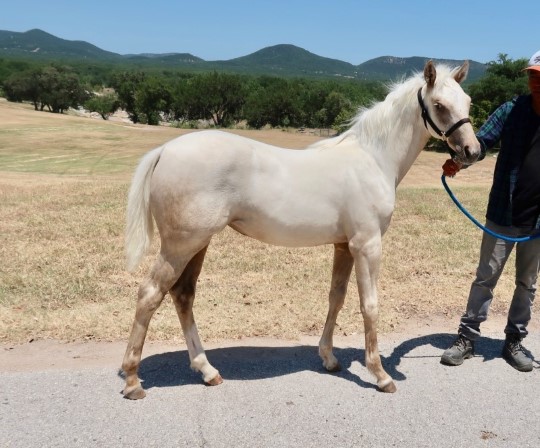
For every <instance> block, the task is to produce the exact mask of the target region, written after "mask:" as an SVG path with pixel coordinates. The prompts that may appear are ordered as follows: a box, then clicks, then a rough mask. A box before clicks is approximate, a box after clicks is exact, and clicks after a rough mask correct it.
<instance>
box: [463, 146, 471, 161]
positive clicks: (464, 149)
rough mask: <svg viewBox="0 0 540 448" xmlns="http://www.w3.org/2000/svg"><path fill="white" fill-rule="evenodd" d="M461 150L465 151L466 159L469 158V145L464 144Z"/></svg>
mask: <svg viewBox="0 0 540 448" xmlns="http://www.w3.org/2000/svg"><path fill="white" fill-rule="evenodd" d="M463 152H464V153H465V156H466V157H467V158H468V159H470V158H471V151H470V149H469V146H465V147H464V148H463Z"/></svg>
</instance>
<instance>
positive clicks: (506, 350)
mask: <svg viewBox="0 0 540 448" xmlns="http://www.w3.org/2000/svg"><path fill="white" fill-rule="evenodd" d="M502 357H503V358H504V359H505V360H506V362H507V363H508V364H510V365H511V366H512V367H513V368H514V369H516V370H519V371H520V372H530V371H531V370H532V369H533V364H532V358H531V357H530V356H529V353H528V350H527V351H526V349H525V348H524V347H523V345H521V336H520V335H519V334H518V333H511V334H507V335H506V341H504V347H503V351H502Z"/></svg>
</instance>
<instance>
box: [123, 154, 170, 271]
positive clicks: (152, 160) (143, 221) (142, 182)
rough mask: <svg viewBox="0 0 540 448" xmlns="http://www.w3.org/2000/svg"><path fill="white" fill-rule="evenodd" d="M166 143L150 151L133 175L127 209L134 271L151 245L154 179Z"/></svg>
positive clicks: (127, 241) (130, 263)
mask: <svg viewBox="0 0 540 448" xmlns="http://www.w3.org/2000/svg"><path fill="white" fill-rule="evenodd" d="M162 151H163V147H162V146H161V147H159V148H156V149H154V150H153V151H150V152H149V153H148V154H146V155H145V156H144V157H143V158H142V159H141V161H140V162H139V165H138V166H137V169H136V170H135V174H134V175H133V179H132V181H131V187H130V189H129V194H128V202H127V211H126V233H125V240H124V241H125V251H126V266H127V269H128V271H131V272H132V271H134V270H135V269H136V268H137V266H138V265H139V263H140V262H141V259H142V257H143V256H144V254H145V253H146V251H147V250H148V248H149V247H150V242H151V241H152V236H153V234H154V221H153V219H152V212H151V211H150V181H151V179H152V174H153V173H154V168H155V167H156V165H157V163H158V161H159V158H160V156H161V153H162Z"/></svg>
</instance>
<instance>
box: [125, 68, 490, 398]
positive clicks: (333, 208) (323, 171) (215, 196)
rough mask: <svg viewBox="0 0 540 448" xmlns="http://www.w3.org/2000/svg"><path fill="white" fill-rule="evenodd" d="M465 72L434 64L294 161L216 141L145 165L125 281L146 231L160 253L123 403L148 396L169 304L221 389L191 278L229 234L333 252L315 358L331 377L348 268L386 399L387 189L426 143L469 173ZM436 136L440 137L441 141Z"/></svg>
mask: <svg viewBox="0 0 540 448" xmlns="http://www.w3.org/2000/svg"><path fill="white" fill-rule="evenodd" d="M468 70H469V63H468V61H465V62H464V63H463V64H462V65H461V66H458V67H453V68H452V67H449V66H447V65H437V66H435V64H434V63H433V62H432V61H428V62H427V63H426V64H425V67H424V70H423V73H422V72H419V73H415V74H414V75H412V76H410V77H409V78H407V79H404V80H402V81H401V82H398V83H395V84H393V85H391V86H390V89H389V93H388V95H387V96H386V98H385V99H384V100H383V101H381V102H379V103H376V104H374V105H372V106H371V107H370V108H363V109H361V110H360V111H359V112H358V114H357V115H356V117H355V118H353V119H352V120H351V122H350V128H349V129H348V130H346V131H345V132H343V133H342V134H340V135H338V136H335V137H330V138H328V139H325V140H322V141H319V142H317V143H315V144H313V145H311V146H308V147H307V148H305V149H303V150H293V149H287V148H280V147H276V146H271V145H268V144H264V143H261V142H258V141H255V140H252V139H249V138H245V137H241V136H238V135H234V134H232V133H227V132H223V131H219V130H207V131H200V132H194V133H190V134H186V135H183V136H180V137H177V138H175V139H173V140H171V141H170V142H168V143H165V144H164V145H162V146H160V147H158V148H156V149H154V150H152V151H150V152H149V153H147V154H146V155H144V156H143V157H142V159H141V161H140V162H139V165H138V166H137V168H136V170H135V173H134V175H133V179H132V183H131V187H130V190H129V194H128V203H127V219H126V233H125V247H126V262H127V267H128V269H129V270H131V271H133V270H134V269H135V268H136V267H137V266H138V264H139V263H140V260H141V259H142V257H143V256H144V254H145V253H146V251H147V250H148V247H149V245H150V242H151V239H152V236H153V226H154V221H155V224H156V225H157V228H158V231H159V236H160V239H161V248H160V251H159V254H158V255H157V257H156V260H155V262H154V265H153V267H152V269H151V272H150V273H149V275H148V277H147V278H146V279H145V280H144V281H143V282H142V283H141V284H140V287H139V291H138V300H137V305H136V312H135V319H134V322H133V326H132V328H131V333H130V336H129V341H128V345H127V348H126V352H125V356H124V359H123V363H122V369H123V371H124V374H125V382H126V383H125V388H124V390H123V394H124V397H126V398H129V399H140V398H143V397H144V396H145V395H146V393H145V391H144V390H143V388H142V386H141V383H140V380H139V378H138V368H139V365H140V361H141V355H142V350H143V345H144V340H145V338H146V333H147V330H148V325H149V323H150V320H151V318H152V315H153V313H154V312H155V311H156V309H157V308H158V307H159V306H160V304H161V302H162V300H163V298H164V296H165V295H166V294H167V293H169V294H170V296H171V297H172V300H173V302H174V305H175V308H176V312H177V314H178V317H179V320H180V324H181V327H182V330H183V334H184V337H185V340H186V345H187V349H188V353H189V358H190V365H191V367H192V369H194V370H195V371H199V372H200V373H201V375H202V379H203V381H204V382H205V383H206V384H208V385H218V384H220V383H221V382H222V381H223V380H222V378H221V376H220V374H219V371H218V370H217V369H216V368H214V367H213V366H212V365H211V364H210V362H209V361H208V359H207V357H206V354H205V352H204V348H203V346H202V344H201V340H200V338H199V334H198V331H197V326H196V323H195V319H194V316H193V311H192V307H193V301H194V298H195V289H196V284H197V278H198V276H199V274H200V272H201V268H202V265H203V261H204V257H205V254H206V251H207V248H208V245H209V243H210V240H211V238H212V236H213V235H215V234H216V233H218V232H220V231H221V230H223V229H224V228H225V227H226V226H229V227H231V228H233V229H234V230H236V231H237V232H239V233H241V234H243V235H246V236H249V237H251V238H256V239H257V240H259V241H262V242H265V243H268V244H273V245H280V246H288V247H306V246H316V245H323V244H333V245H334V259H333V268H332V279H331V287H330V293H329V299H328V300H329V307H328V315H327V318H326V322H325V325H324V330H323V333H322V336H321V339H320V342H319V355H320V357H321V359H322V363H323V366H324V368H325V369H326V370H327V371H329V372H335V371H338V370H339V369H340V365H339V362H338V360H337V359H336V357H335V356H334V354H333V333H334V327H335V324H336V319H337V316H338V313H339V311H340V310H341V308H342V306H343V302H344V298H345V294H346V291H347V285H348V283H349V278H350V275H351V272H352V268H353V266H354V268H355V273H356V279H357V285H358V293H359V296H360V305H361V312H362V316H363V319H364V333H365V353H366V355H365V361H366V367H367V369H368V371H370V372H371V373H372V374H373V375H374V376H375V378H376V381H377V387H378V388H379V390H381V391H383V392H395V391H396V386H395V384H394V381H393V380H392V378H391V377H390V376H389V375H388V374H387V372H386V371H385V370H384V368H383V366H382V363H381V358H380V355H379V349H378V344H377V318H378V298H377V278H378V274H379V268H380V262H381V252H382V236H383V235H384V233H385V232H386V230H387V229H388V226H389V224H390V220H391V217H392V213H393V210H394V205H395V201H396V188H397V186H398V184H399V183H400V181H401V180H402V179H403V177H404V176H405V174H406V173H407V171H408V170H409V169H410V167H411V166H412V164H413V162H414V161H415V159H416V158H417V156H418V155H419V153H420V151H421V150H422V149H423V148H424V146H425V145H426V143H427V142H428V140H429V138H430V137H435V138H437V139H442V140H444V141H446V142H447V144H448V146H449V147H450V149H451V151H452V153H453V157H454V158H455V159H456V160H458V161H460V162H462V163H464V164H467V165H470V164H472V163H474V162H475V161H476V160H477V158H478V156H479V154H480V144H479V142H478V140H477V139H476V136H475V133H474V130H473V127H472V125H471V123H470V120H469V118H468V115H469V108H470V98H469V96H468V95H467V94H466V93H465V92H464V91H463V89H462V88H461V85H460V83H462V82H463V80H464V79H465V78H466V76H467V73H468ZM441 129H447V130H446V131H441Z"/></svg>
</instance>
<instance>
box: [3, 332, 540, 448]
mask: <svg viewBox="0 0 540 448" xmlns="http://www.w3.org/2000/svg"><path fill="white" fill-rule="evenodd" d="M502 338H503V336H502V335H501V334H487V335H484V337H483V338H482V339H481V340H480V341H479V342H478V343H477V347H476V356H475V357H474V358H473V359H470V360H468V361H466V362H465V364H463V365H462V366H460V367H446V366H443V365H441V364H440V363H439V359H440V355H441V353H442V350H443V349H444V348H446V347H447V346H448V345H450V344H451V343H452V341H453V339H454V335H452V334H448V333H431V334H421V335H414V336H411V335H399V334H392V335H384V336H381V337H380V340H379V346H380V349H381V355H382V357H383V364H384V366H385V368H386V369H387V371H388V372H389V373H390V374H391V375H392V376H393V378H394V379H395V380H396V383H397V387H398V391H397V392H396V393H395V394H384V393H381V392H378V391H377V390H376V388H375V386H374V380H373V378H372V377H371V375H370V374H369V373H368V372H367V370H366V368H365V365H364V350H363V338H362V336H361V335H359V336H356V337H354V338H349V339H347V340H346V341H345V342H340V343H339V344H340V345H339V346H338V347H337V348H336V350H335V354H336V356H337V357H338V359H339V360H340V362H341V364H342V367H343V370H342V371H341V372H340V373H338V374H328V373H325V372H324V370H323V368H322V365H321V362H320V359H319V357H318V354H317V348H316V342H315V341H316V340H315V339H314V340H313V343H311V342H310V343H305V341H304V342H303V343H283V342H279V341H275V343H273V342H272V341H265V342H264V343H263V344H261V341H259V342H256V343H253V341H239V342H236V343H235V344H234V345H232V346H226V345H225V346H220V347H216V348H210V349H207V355H208V358H209V359H210V361H211V362H212V363H213V365H214V366H215V367H216V368H218V369H219V370H220V373H221V375H222V376H223V378H224V380H225V382H224V383H223V384H222V385H220V386H216V387H208V386H205V385H203V384H202V381H201V379H200V376H199V374H198V373H195V372H192V371H191V370H190V369H189V361H188V355H187V351H186V349H185V347H174V346H149V347H150V348H149V349H148V350H147V351H146V352H145V357H144V359H143V361H142V363H141V369H140V377H141V378H142V379H143V380H144V387H145V389H146V391H147V397H146V398H145V399H143V400H139V401H130V400H126V399H124V398H123V397H122V394H121V390H122V387H123V379H122V377H121V374H120V373H119V370H118V365H119V363H120V362H121V357H122V350H123V345H118V346H108V348H107V349H106V350H105V349H104V350H103V356H101V357H100V353H99V345H98V346H97V347H98V349H97V352H96V351H95V350H94V353H93V354H92V356H90V355H89V352H88V350H86V351H85V346H84V345H78V346H73V347H71V348H69V346H58V347H57V348H56V349H55V348H54V347H53V348H52V350H50V352H51V353H50V354H49V355H47V354H46V353H45V354H44V353H43V352H42V351H41V349H39V346H37V347H38V349H39V352H40V353H41V356H42V357H43V356H45V357H46V358H47V359H48V362H45V363H43V362H36V363H35V364H39V366H33V364H32V362H31V361H32V359H35V358H36V356H37V352H35V354H34V355H32V352H31V351H28V349H27V347H26V348H25V347H24V346H15V347H9V346H3V347H0V446H1V447H90V446H92V447H94V446H99V447H128V446H129V447H152V446H159V447H208V448H218V447H228V448H229V447H330V446H331V447H438V448H443V447H468V448H470V447H533V446H534V447H538V446H539V445H540V431H539V429H540V364H539V362H538V361H537V360H535V362H534V369H533V372H531V373H520V372H517V371H516V370H514V369H512V368H511V367H510V366H508V365H507V364H506V363H505V361H504V360H503V359H502V358H501V357H500V351H501V348H502V344H503V339H502ZM525 342H526V343H525V346H526V347H527V348H528V349H530V350H531V352H532V353H537V354H538V356H539V357H540V334H539V333H538V332H535V333H534V334H531V335H529V337H528V338H527V339H526V341H525ZM66 347H67V348H66ZM60 349H61V350H62V351H63V354H62V356H60V354H59V355H58V356H55V350H57V351H58V350H60ZM145 349H146V348H145ZM34 350H36V349H34ZM117 352H118V353H117ZM58 353H59V351H58ZM25 356H26V357H29V359H27V360H26V363H25V362H24V359H23V358H25ZM66 356H67V357H66ZM100 358H102V359H101V360H100ZM68 359H71V361H70V362H67V360H68Z"/></svg>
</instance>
